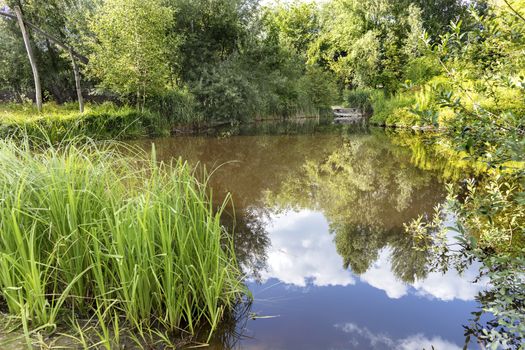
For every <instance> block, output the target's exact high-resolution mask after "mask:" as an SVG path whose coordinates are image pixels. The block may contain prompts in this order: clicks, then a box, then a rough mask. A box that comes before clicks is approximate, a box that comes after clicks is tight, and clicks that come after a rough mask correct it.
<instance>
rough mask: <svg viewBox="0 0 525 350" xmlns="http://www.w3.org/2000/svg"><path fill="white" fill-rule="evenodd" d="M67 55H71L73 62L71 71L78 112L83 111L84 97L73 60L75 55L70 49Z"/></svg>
mask: <svg viewBox="0 0 525 350" xmlns="http://www.w3.org/2000/svg"><path fill="white" fill-rule="evenodd" d="M69 55H70V56H71V62H72V63H73V73H74V74H75V87H76V89H77V98H78V107H79V109H80V113H84V98H83V97H82V87H81V85H80V71H79V70H78V65H77V61H76V60H75V55H74V54H73V51H72V50H69Z"/></svg>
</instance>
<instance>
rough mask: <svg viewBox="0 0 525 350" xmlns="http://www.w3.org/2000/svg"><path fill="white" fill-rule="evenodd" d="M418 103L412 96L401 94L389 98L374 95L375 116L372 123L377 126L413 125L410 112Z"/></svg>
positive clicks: (382, 95) (383, 95)
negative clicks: (410, 122)
mask: <svg viewBox="0 0 525 350" xmlns="http://www.w3.org/2000/svg"><path fill="white" fill-rule="evenodd" d="M415 102H416V100H415V97H414V96H413V95H412V94H408V93H400V94H397V95H395V96H392V97H390V98H388V97H387V96H385V94H380V93H378V94H374V95H373V98H372V108H373V111H374V114H373V116H372V118H371V119H370V121H371V122H372V123H373V124H377V125H396V124H398V123H399V122H401V123H402V124H403V125H407V126H408V125H411V124H409V121H412V116H410V115H409V114H410V113H411V112H409V110H410V109H411V108H412V107H413V105H414V103H415Z"/></svg>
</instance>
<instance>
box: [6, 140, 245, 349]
mask: <svg viewBox="0 0 525 350" xmlns="http://www.w3.org/2000/svg"><path fill="white" fill-rule="evenodd" d="M152 153H153V156H152V158H151V160H149V161H148V160H144V156H143V155H140V154H137V153H136V151H134V150H132V149H127V150H126V154H129V155H130V157H131V158H128V157H127V156H123V155H121V154H118V153H117V152H116V151H115V149H114V148H113V147H109V148H99V147H97V146H95V145H94V144H93V143H92V142H89V141H88V142H87V143H84V145H83V146H78V145H75V144H74V143H70V142H68V143H62V144H61V145H60V147H59V148H53V147H46V148H38V149H37V150H36V152H35V150H33V149H30V148H29V146H28V144H27V140H26V142H25V143H23V144H22V145H16V144H15V143H14V142H12V141H1V142H0V158H1V159H2V162H1V165H0V166H1V171H0V191H1V197H2V201H1V202H0V212H1V219H0V231H1V232H2V241H1V243H0V289H1V294H0V296H1V298H2V301H3V302H4V303H5V305H6V307H7V309H8V310H9V313H10V314H11V315H12V316H13V317H15V318H17V319H18V320H19V322H20V323H21V324H22V325H23V327H24V329H27V328H28V327H31V328H32V329H37V331H40V332H45V331H46V330H48V331H53V330H54V329H56V327H57V326H60V325H65V324H68V322H70V321H68V320H71V322H72V323H73V325H75V324H76V322H78V321H79V320H81V319H86V318H91V317H94V318H96V319H97V320H98V322H99V328H100V327H102V329H104V328H106V329H107V328H108V327H116V329H115V330H116V332H118V327H119V326H118V322H122V323H123V324H125V325H128V326H129V327H131V329H133V331H134V332H135V336H136V338H138V339H145V338H144V337H146V336H147V332H146V331H147V330H148V329H149V328H150V327H157V328H158V327H160V328H161V329H163V328H165V329H166V330H171V331H173V330H177V329H183V330H185V331H188V332H190V334H195V332H196V331H197V327H200V326H203V325H209V327H210V328H209V329H210V330H211V332H213V331H214V330H215V329H216V327H217V325H218V323H219V322H220V321H221V319H222V318H223V317H224V316H225V315H226V314H227V313H228V312H230V311H232V310H233V307H234V305H235V303H236V302H237V301H238V300H239V298H240V297H241V296H242V295H243V293H244V291H245V290H244V287H243V285H242V283H241V280H240V278H241V276H240V271H239V269H238V266H237V263H236V260H235V256H234V255H233V250H232V249H231V240H230V236H228V235H227V234H226V232H225V231H224V228H223V227H222V225H221V223H220V216H221V213H222V210H223V208H224V204H223V205H221V206H220V207H219V208H218V209H217V208H215V207H214V206H213V205H212V199H211V197H209V195H208V188H207V186H206V183H201V182H198V181H197V180H196V178H195V177H194V176H193V172H194V170H193V169H191V168H190V167H189V166H188V165H187V164H185V163H183V162H182V161H180V160H179V161H176V162H174V163H171V164H162V163H160V164H159V163H158V162H157V161H156V159H155V152H152ZM119 320H120V321H119ZM117 321H118V322H117ZM74 328H75V327H73V329H74ZM89 341H91V340H89Z"/></svg>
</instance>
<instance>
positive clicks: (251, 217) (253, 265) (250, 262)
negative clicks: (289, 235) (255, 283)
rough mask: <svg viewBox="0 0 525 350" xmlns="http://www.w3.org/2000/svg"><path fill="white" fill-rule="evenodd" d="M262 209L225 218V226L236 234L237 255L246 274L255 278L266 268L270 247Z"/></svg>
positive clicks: (250, 209)
mask: <svg viewBox="0 0 525 350" xmlns="http://www.w3.org/2000/svg"><path fill="white" fill-rule="evenodd" d="M266 216H267V213H265V210H264V209H262V208H255V207H253V208H247V209H245V210H242V211H239V212H237V213H236V214H235V216H232V215H224V216H223V224H224V225H225V226H226V227H228V228H229V231H230V232H234V244H235V255H236V256H237V259H238V261H239V264H240V265H241V267H242V268H243V270H244V272H245V273H246V274H249V275H250V276H253V277H255V278H259V277H260V272H261V271H262V270H263V269H265V268H266V259H267V250H268V246H269V245H270V239H269V238H268V232H267V231H266V225H265V223H264V221H263V220H264V218H265V217H266Z"/></svg>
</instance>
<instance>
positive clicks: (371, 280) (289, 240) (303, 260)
mask: <svg viewBox="0 0 525 350" xmlns="http://www.w3.org/2000/svg"><path fill="white" fill-rule="evenodd" d="M264 225H265V226H266V227H267V231H268V234H269V238H270V240H271V247H270V248H269V250H268V260H267V265H268V269H267V270H266V271H263V272H262V273H261V277H262V280H263V281H264V280H268V279H270V278H277V279H279V280H281V281H282V282H284V283H287V284H293V285H295V286H298V287H305V286H306V285H308V284H310V283H311V284H313V285H315V286H335V285H338V286H347V285H351V284H355V278H354V276H353V275H352V273H351V272H350V271H347V270H345V269H344V268H343V261H342V258H341V257H340V256H339V254H337V251H336V247H335V244H334V242H333V236H332V235H330V234H329V227H328V222H327V221H326V218H325V217H324V216H323V214H321V213H319V212H314V211H309V210H302V211H299V212H294V211H288V212H285V213H283V214H280V215H271V216H270V218H269V219H268V221H266V222H264ZM391 254H392V252H391V250H390V249H388V248H386V249H383V250H382V251H381V252H380V253H379V258H378V259H377V261H376V262H375V263H374V264H373V265H372V266H371V267H370V268H369V269H368V271H366V272H365V273H364V274H362V275H361V276H360V277H359V278H360V279H361V281H363V282H366V283H367V284H369V285H370V286H372V287H375V288H377V289H381V290H383V291H385V293H386V294H387V295H388V297H389V298H392V299H398V298H401V297H403V296H405V295H407V294H409V293H410V292H414V293H415V294H416V295H420V296H426V297H433V298H437V299H440V300H454V299H459V300H465V301H467V300H474V297H475V296H476V295H477V293H478V292H479V291H480V290H481V288H482V284H474V283H472V281H473V280H474V279H475V277H476V276H477V266H474V265H473V266H471V267H470V268H469V269H468V270H467V271H465V273H464V274H463V275H462V276H460V275H458V274H457V273H456V272H455V271H454V270H453V269H451V270H449V271H448V272H447V273H445V274H442V273H439V272H433V273H429V274H428V276H427V277H426V278H425V279H424V280H417V281H416V282H414V283H413V284H412V285H408V284H406V283H404V282H402V281H401V280H399V279H398V278H397V277H396V276H395V274H394V273H393V272H392V268H391Z"/></svg>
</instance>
